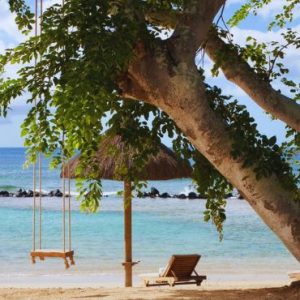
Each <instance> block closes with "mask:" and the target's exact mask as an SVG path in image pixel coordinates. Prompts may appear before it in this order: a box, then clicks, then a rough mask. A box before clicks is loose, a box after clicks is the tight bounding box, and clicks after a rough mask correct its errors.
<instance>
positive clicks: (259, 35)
mask: <svg viewBox="0 0 300 300" xmlns="http://www.w3.org/2000/svg"><path fill="white" fill-rule="evenodd" d="M285 1H286V0H273V1H272V2H271V4H269V5H268V6H266V7H265V8H264V9H263V10H261V11H259V13H258V15H257V16H250V17H248V18H247V19H246V20H245V21H243V22H242V23H241V24H240V25H239V26H238V27H235V28H231V29H230V31H231V32H232V33H233V35H234V41H235V42H237V43H238V44H240V45H243V44H244V43H245V40H246V37H247V36H252V37H255V38H256V39H257V40H258V41H264V42H267V41H272V40H277V41H280V40H281V36H280V33H281V32H282V30H280V29H274V30H273V31H271V32H268V31H267V25H268V23H269V22H270V21H271V20H272V19H273V18H274V16H275V15H276V13H278V12H279V11H280V8H281V7H282V5H283V4H284V2H285ZM244 2H245V1H244V0H228V1H227V4H226V8H225V11H224V19H225V20H228V19H229V18H230V16H232V14H233V13H234V12H235V11H236V10H237V9H238V8H239V7H240V5H241V4H243V3H244ZM51 3H54V0H45V6H48V5H50V4H51ZM298 6H299V7H298V8H297V9H296V11H295V14H294V18H295V19H294V22H293V23H292V24H291V26H290V27H291V28H294V29H296V30H298V31H300V5H298ZM23 40H24V36H22V34H21V33H19V32H18V29H17V27H16V25H15V22H14V16H13V15H12V14H11V13H10V12H9V7H8V0H0V53H4V51H5V49H7V48H11V47H14V46H16V45H18V43H20V42H22V41H23ZM285 63H286V66H288V68H290V75H289V76H290V78H293V79H297V78H300V51H299V49H298V50H296V49H292V48H291V49H289V50H288V51H287V58H286V60H285ZM203 66H204V69H205V70H206V76H207V80H208V82H209V83H210V84H215V85H217V86H219V87H221V88H222V90H223V93H224V94H227V95H233V96H234V97H235V98H236V99H237V100H238V101H239V102H240V103H241V104H244V105H246V106H247V108H248V110H249V111H250V113H251V115H252V116H253V117H254V118H255V120H256V122H257V124H258V129H259V130H260V131H261V132H262V133H264V134H266V135H268V136H273V135H276V136H277V138H278V141H283V140H284V132H285V130H284V124H283V123H282V122H280V121H277V120H275V121H274V120H271V118H270V116H268V115H267V114H265V112H264V111H263V110H262V109H261V108H260V107H259V106H257V105H256V104H255V102H253V101H252V100H251V99H250V98H249V97H248V96H247V95H246V94H245V93H244V92H243V91H242V90H241V89H240V88H238V87H237V86H235V85H234V84H232V83H230V82H228V81H227V80H226V79H225V77H224V76H223V75H222V74H221V75H220V76H219V77H218V78H215V77H212V76H211V73H210V69H211V67H212V63H211V62H210V61H209V59H208V58H207V57H205V59H204V65H203ZM16 70H17V66H11V67H9V68H8V69H7V70H6V74H5V76H11V77H14V76H16V75H15V74H16ZM273 86H274V87H275V88H281V91H282V92H283V93H284V94H287V95H288V92H287V91H286V90H285V89H284V88H282V86H280V84H279V83H274V84H273ZM27 112H28V105H26V102H25V97H20V98H19V99H17V100H16V101H15V102H14V103H13V104H12V106H11V110H10V112H9V114H8V116H7V117H6V118H5V119H4V118H2V117H0V147H22V146H23V139H22V138H21V137H20V132H21V130H20V126H21V124H22V121H23V120H24V118H25V116H26V113H27ZM165 143H167V144H169V143H170V142H169V141H168V140H167V139H166V140H165Z"/></svg>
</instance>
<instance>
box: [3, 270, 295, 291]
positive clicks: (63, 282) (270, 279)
mask: <svg viewBox="0 0 300 300" xmlns="http://www.w3.org/2000/svg"><path fill="white" fill-rule="evenodd" d="M202 273H203V274H204V273H205V272H202ZM202 273H201V274H202ZM205 274H206V275H207V278H208V279H207V280H205V281H203V283H202V285H201V289H204V290H220V289H222V290H223V289H224V290H227V289H236V288H237V289H249V288H271V287H280V286H285V285H290V284H291V282H292V280H291V279H290V278H289V277H288V274H286V275H284V274H280V275H278V274H221V273H220V274H207V273H205ZM144 276H148V277H149V276H157V274H156V273H144V274H138V275H134V276H133V286H134V287H143V281H142V279H143V277H144ZM123 283H124V274H123V273H120V272H118V273H85V274H81V273H68V274H58V275H57V274H46V273H44V274H38V273H37V274H26V273H24V274H20V273H19V274H7V275H5V274H0V289H1V288H35V289H36V288H64V289H66V288H67V289H72V288H99V287H103V288H120V287H123Z"/></svg>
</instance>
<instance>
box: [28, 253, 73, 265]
mask: <svg viewBox="0 0 300 300" xmlns="http://www.w3.org/2000/svg"><path fill="white" fill-rule="evenodd" d="M30 256H31V260H32V263H33V264H35V263H36V258H37V257H38V258H39V259H40V260H45V258H47V257H48V258H62V259H63V260H64V262H65V267H66V269H68V268H69V267H70V264H71V265H75V261H74V250H68V251H64V250H59V249H36V250H34V251H31V252H30ZM67 258H69V260H70V263H69V262H68V259H67Z"/></svg>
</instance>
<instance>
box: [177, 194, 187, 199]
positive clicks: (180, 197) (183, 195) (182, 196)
mask: <svg viewBox="0 0 300 300" xmlns="http://www.w3.org/2000/svg"><path fill="white" fill-rule="evenodd" d="M177 198H178V199H186V198H187V196H186V195H185V194H179V195H177Z"/></svg>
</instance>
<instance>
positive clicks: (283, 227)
mask: <svg viewBox="0 0 300 300" xmlns="http://www.w3.org/2000/svg"><path fill="white" fill-rule="evenodd" d="M151 65H152V67H151ZM151 65H149V68H148V69H147V71H146V69H145V68H142V72H139V73H138V72H137V71H138V70H137V69H135V71H136V72H137V73H135V79H136V80H138V82H139V89H137V92H138V93H137V94H135V88H133V87H131V90H130V92H129V93H125V95H126V96H127V97H131V98H134V99H140V98H139V96H140V94H139V91H140V89H141V86H142V87H143V90H144V93H146V94H147V101H148V102H149V103H152V104H154V105H156V106H158V107H159V108H161V109H162V110H163V111H165V112H166V113H167V114H168V115H169V116H170V117H171V118H172V119H173V120H174V121H175V122H176V124H177V126H178V127H179V128H180V129H181V130H182V132H183V133H184V134H185V135H186V136H187V138H188V139H189V140H190V141H191V143H192V144H193V145H194V146H195V147H196V148H197V149H198V150H199V151H200V152H201V153H202V154H203V155H204V156H205V157H206V158H207V159H208V160H209V161H210V162H211V163H212V164H213V165H214V166H215V168H216V169H217V170H218V171H219V172H220V173H221V174H222V175H223V176H224V177H226V178H227V179H228V180H229V181H230V182H231V183H232V184H233V186H235V187H236V188H237V189H238V190H240V191H241V192H242V193H243V195H245V198H246V199H247V201H248V202H249V204H250V205H251V206H252V207H253V209H254V210H255V211H256V212H257V213H258V215H260V217H261V218H262V219H263V221H264V222H265V223H266V224H267V225H268V226H269V227H270V229H271V230H272V231H273V232H274V233H275V234H276V235H277V236H278V237H279V238H280V239H281V240H282V242H283V243H284V244H285V245H286V247H287V248H288V249H289V250H290V252H291V253H292V254H293V255H294V256H295V257H296V258H297V259H298V261H300V203H299V202H296V201H294V200H293V196H292V194H291V193H290V192H289V191H287V190H285V189H284V188H283V187H282V185H281V183H280V182H279V180H278V178H277V177H276V176H272V177H269V178H264V179H261V180H259V181H258V180H257V179H256V173H255V172H254V171H253V169H251V168H243V162H242V161H239V160H235V159H233V158H232V156H231V149H232V148H231V141H230V137H229V136H228V133H227V132H226V130H225V127H224V124H223V122H222V121H221V120H220V119H218V117H217V116H216V114H215V113H214V112H213V111H212V110H211V108H210V107H209V106H208V103H207V101H206V96H205V94H204V87H203V83H202V82H201V80H200V76H199V74H198V72H197V71H196V70H191V69H187V68H186V67H185V66H184V65H183V68H182V69H181V70H180V71H179V70H177V71H178V72H177V74H176V75H173V76H172V77H170V76H168V75H167V72H163V70H162V69H161V67H160V66H159V65H158V64H156V65H155V64H154V63H153V61H152V64H151ZM194 69H195V68H194Z"/></svg>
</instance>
